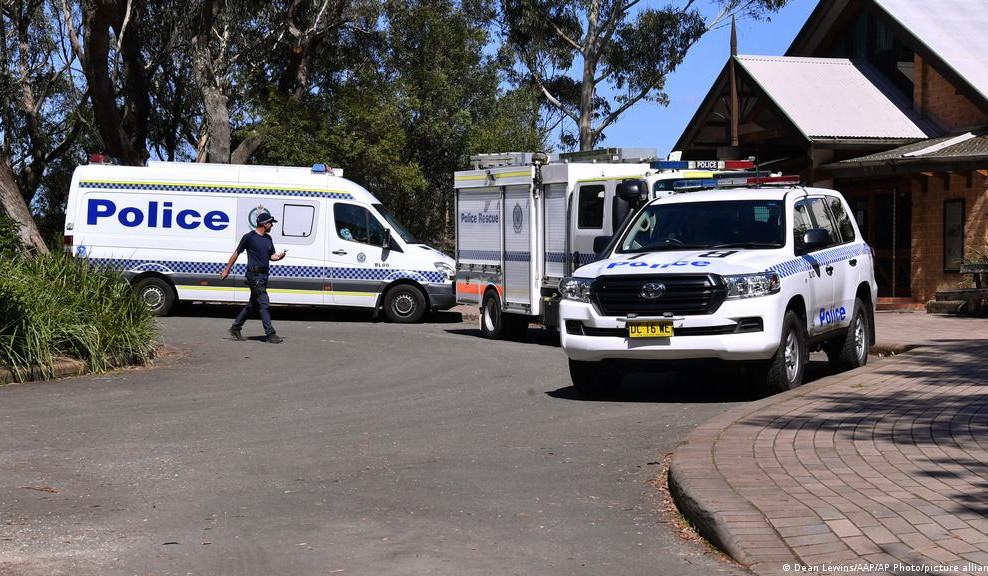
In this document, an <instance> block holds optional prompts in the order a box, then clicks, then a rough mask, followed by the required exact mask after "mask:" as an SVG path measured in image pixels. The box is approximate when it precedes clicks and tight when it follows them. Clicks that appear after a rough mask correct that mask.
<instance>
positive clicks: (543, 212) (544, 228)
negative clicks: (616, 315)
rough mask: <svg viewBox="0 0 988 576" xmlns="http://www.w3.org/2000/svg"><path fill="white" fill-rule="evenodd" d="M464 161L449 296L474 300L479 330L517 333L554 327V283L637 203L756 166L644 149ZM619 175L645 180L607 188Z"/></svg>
mask: <svg viewBox="0 0 988 576" xmlns="http://www.w3.org/2000/svg"><path fill="white" fill-rule="evenodd" d="M471 160H472V162H473V164H474V165H473V169H471V170H462V171H458V172H456V173H455V174H454V188H455V193H456V299H457V302H458V303H460V304H464V305H470V306H479V307H480V315H479V316H480V331H481V334H482V335H483V336H484V337H487V338H501V337H514V336H518V335H519V334H520V333H521V332H523V331H524V330H527V328H528V326H529V324H530V323H531V322H540V323H542V324H543V325H544V326H546V327H549V328H555V327H556V326H557V324H558V305H559V301H560V298H559V292H558V287H559V282H560V281H561V280H562V279H563V278H564V277H566V276H568V275H570V274H571V273H572V272H573V270H576V269H577V268H579V267H580V266H583V265H585V264H588V263H590V262H592V261H593V260H595V259H596V258H597V254H598V253H599V252H600V251H601V250H602V249H603V248H604V247H605V246H606V243H607V241H608V240H609V239H610V237H611V236H612V235H613V234H614V233H615V232H616V231H617V230H618V229H619V228H620V227H621V225H622V223H623V222H624V220H625V218H626V217H628V216H629V215H630V214H631V213H632V212H633V210H634V209H635V208H636V207H637V202H639V201H644V200H647V199H650V198H656V197H660V196H666V195H670V194H674V193H678V192H681V191H685V190H689V189H692V188H693V187H695V186H698V185H701V184H703V183H708V182H710V181H719V180H720V179H723V178H727V177H732V178H739V177H748V176H754V175H757V174H763V173H762V172H758V171H755V170H754V169H755V166H754V162H752V161H748V160H742V161H723V160H720V161H718V160H711V161H680V160H678V159H675V158H673V159H671V160H656V159H655V150H654V149H650V148H606V149H601V150H593V151H587V152H577V153H568V154H560V155H558V156H556V157H552V158H550V157H549V156H547V155H544V154H543V155H540V154H537V153H532V152H515V153H503V154H479V155H476V156H474V157H472V158H471ZM628 179H635V180H638V179H642V180H643V181H645V182H646V184H647V186H648V191H647V193H645V195H644V196H643V198H641V199H637V200H635V201H631V200H628V199H625V198H622V197H621V196H620V195H618V194H617V193H616V190H617V187H618V185H619V184H620V183H621V182H623V181H625V180H628Z"/></svg>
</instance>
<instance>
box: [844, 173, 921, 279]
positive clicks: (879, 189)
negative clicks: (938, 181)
mask: <svg viewBox="0 0 988 576" xmlns="http://www.w3.org/2000/svg"><path fill="white" fill-rule="evenodd" d="M843 193H844V196H845V198H847V200H848V204H850V205H851V210H853V211H854V219H855V220H856V221H857V223H858V228H860V229H861V235H862V236H863V237H864V239H865V241H866V242H867V243H868V244H869V245H870V246H871V247H872V248H873V249H874V250H875V279H876V280H877V281H878V295H879V296H881V297H893V296H894V297H897V298H908V297H909V296H910V292H911V289H910V285H909V281H910V276H911V272H912V267H911V265H910V260H911V250H910V248H911V247H910V244H911V242H912V195H911V194H910V193H909V182H908V181H902V180H900V181H897V182H882V183H876V184H872V185H869V186H867V187H865V186H847V187H845V189H844V190H843Z"/></svg>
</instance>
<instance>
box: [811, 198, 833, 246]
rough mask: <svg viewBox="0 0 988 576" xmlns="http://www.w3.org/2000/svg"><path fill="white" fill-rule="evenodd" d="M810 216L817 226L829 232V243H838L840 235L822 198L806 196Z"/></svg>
mask: <svg viewBox="0 0 988 576" xmlns="http://www.w3.org/2000/svg"><path fill="white" fill-rule="evenodd" d="M807 202H808V203H809V208H810V216H811V218H812V219H813V223H814V224H815V225H816V227H817V228H823V229H824V230H826V231H827V232H828V233H829V234H830V245H834V244H838V243H840V235H838V234H837V226H836V225H835V224H834V219H833V217H831V216H830V211H829V210H827V205H826V203H825V202H824V199H823V198H808V199H807Z"/></svg>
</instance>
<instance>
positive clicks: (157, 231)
mask: <svg viewBox="0 0 988 576" xmlns="http://www.w3.org/2000/svg"><path fill="white" fill-rule="evenodd" d="M100 160H101V158H99V157H95V158H93V159H92V160H91V163H90V164H89V165H86V166H80V167H79V168H77V169H76V170H75V173H74V174H73V176H72V184H71V188H70V191H69V199H68V204H67V207H66V220H65V239H64V243H65V245H66V249H68V250H71V251H72V252H73V253H74V254H75V255H77V256H78V257H81V258H88V259H89V260H90V261H91V262H93V263H96V264H101V265H106V266H110V267H113V268H117V269H119V270H121V271H122V272H123V274H124V277H125V278H126V279H127V280H128V281H129V282H130V283H131V285H133V286H134V288H135V289H136V290H137V292H138V294H139V295H140V297H141V298H142V299H143V301H144V302H145V303H146V304H147V305H148V306H149V307H150V308H151V310H152V311H153V312H154V313H156V314H159V315H164V314H168V313H169V311H171V310H172V308H173V306H174V304H175V303H176V302H178V301H201V302H247V300H248V299H249V298H250V290H249V289H248V287H247V286H246V285H245V284H244V275H245V273H246V258H245V257H241V260H242V261H241V262H238V263H237V264H236V265H235V266H234V267H233V270H232V273H231V275H230V276H229V277H228V278H227V279H226V280H220V278H219V275H220V272H221V271H222V270H223V268H224V266H225V265H226V262H227V259H228V258H229V256H230V253H231V252H233V250H234V248H236V246H237V243H238V242H239V240H240V237H241V236H243V235H244V234H245V233H247V232H249V231H250V230H251V229H253V228H254V227H255V226H256V223H257V220H256V218H257V215H258V214H260V213H262V212H268V213H270V214H271V215H273V216H274V217H275V219H277V220H278V224H277V226H275V227H274V229H273V230H272V231H271V235H272V238H273V240H274V243H275V246H277V247H278V249H279V250H281V249H286V248H287V249H288V255H287V256H286V258H285V259H284V260H281V261H279V262H277V263H272V266H271V274H270V281H269V284H268V294H269V295H270V298H271V302H272V303H273V304H301V305H326V306H340V307H357V308H368V309H373V310H374V311H375V313H376V312H377V311H378V310H379V309H382V308H383V311H384V313H385V315H386V316H387V318H388V319H390V320H391V321H394V322H416V321H418V320H420V319H421V318H422V316H423V315H424V314H425V313H426V311H428V310H429V309H448V308H451V307H452V306H453V305H454V292H453V278H454V268H453V264H454V261H453V259H452V258H449V257H448V256H446V255H444V254H442V253H441V252H439V251H437V250H435V249H433V248H431V247H429V246H426V245H425V244H422V243H420V242H419V241H418V240H416V239H415V238H414V237H413V236H412V235H411V234H410V233H409V232H408V231H407V230H406V229H405V228H404V227H402V225H401V224H400V223H399V222H398V220H397V219H396V218H395V216H394V215H393V214H392V213H391V212H389V211H388V210H387V208H385V207H384V206H383V205H381V203H380V202H379V201H378V200H377V199H376V198H375V197H374V196H373V195H371V194H370V192H368V191H367V190H365V189H364V188H362V187H360V186H359V185H357V184H355V183H353V182H351V181H349V180H346V179H344V178H343V177H342V174H341V172H340V171H339V170H337V171H335V173H334V171H333V170H332V169H329V168H327V167H326V166H325V165H322V164H316V165H314V166H312V167H311V168H309V167H306V168H294V167H276V166H246V165H245V166H237V165H226V164H193V163H171V162H149V163H148V166H145V167H129V166H114V165H106V164H101V163H99V162H100Z"/></svg>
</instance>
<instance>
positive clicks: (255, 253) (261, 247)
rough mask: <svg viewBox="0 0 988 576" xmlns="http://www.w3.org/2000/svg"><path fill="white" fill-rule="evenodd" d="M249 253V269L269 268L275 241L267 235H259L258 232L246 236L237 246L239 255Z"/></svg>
mask: <svg viewBox="0 0 988 576" xmlns="http://www.w3.org/2000/svg"><path fill="white" fill-rule="evenodd" d="M244 250H246V251H247V267H248V268H260V267H262V266H267V265H268V263H269V262H270V261H271V255H272V254H274V240H272V239H271V237H270V236H268V235H267V234H264V235H261V234H258V233H257V231H256V230H251V231H250V232H248V233H246V234H244V237H243V238H241V239H240V244H238V245H237V254H242V253H243V251H244Z"/></svg>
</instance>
